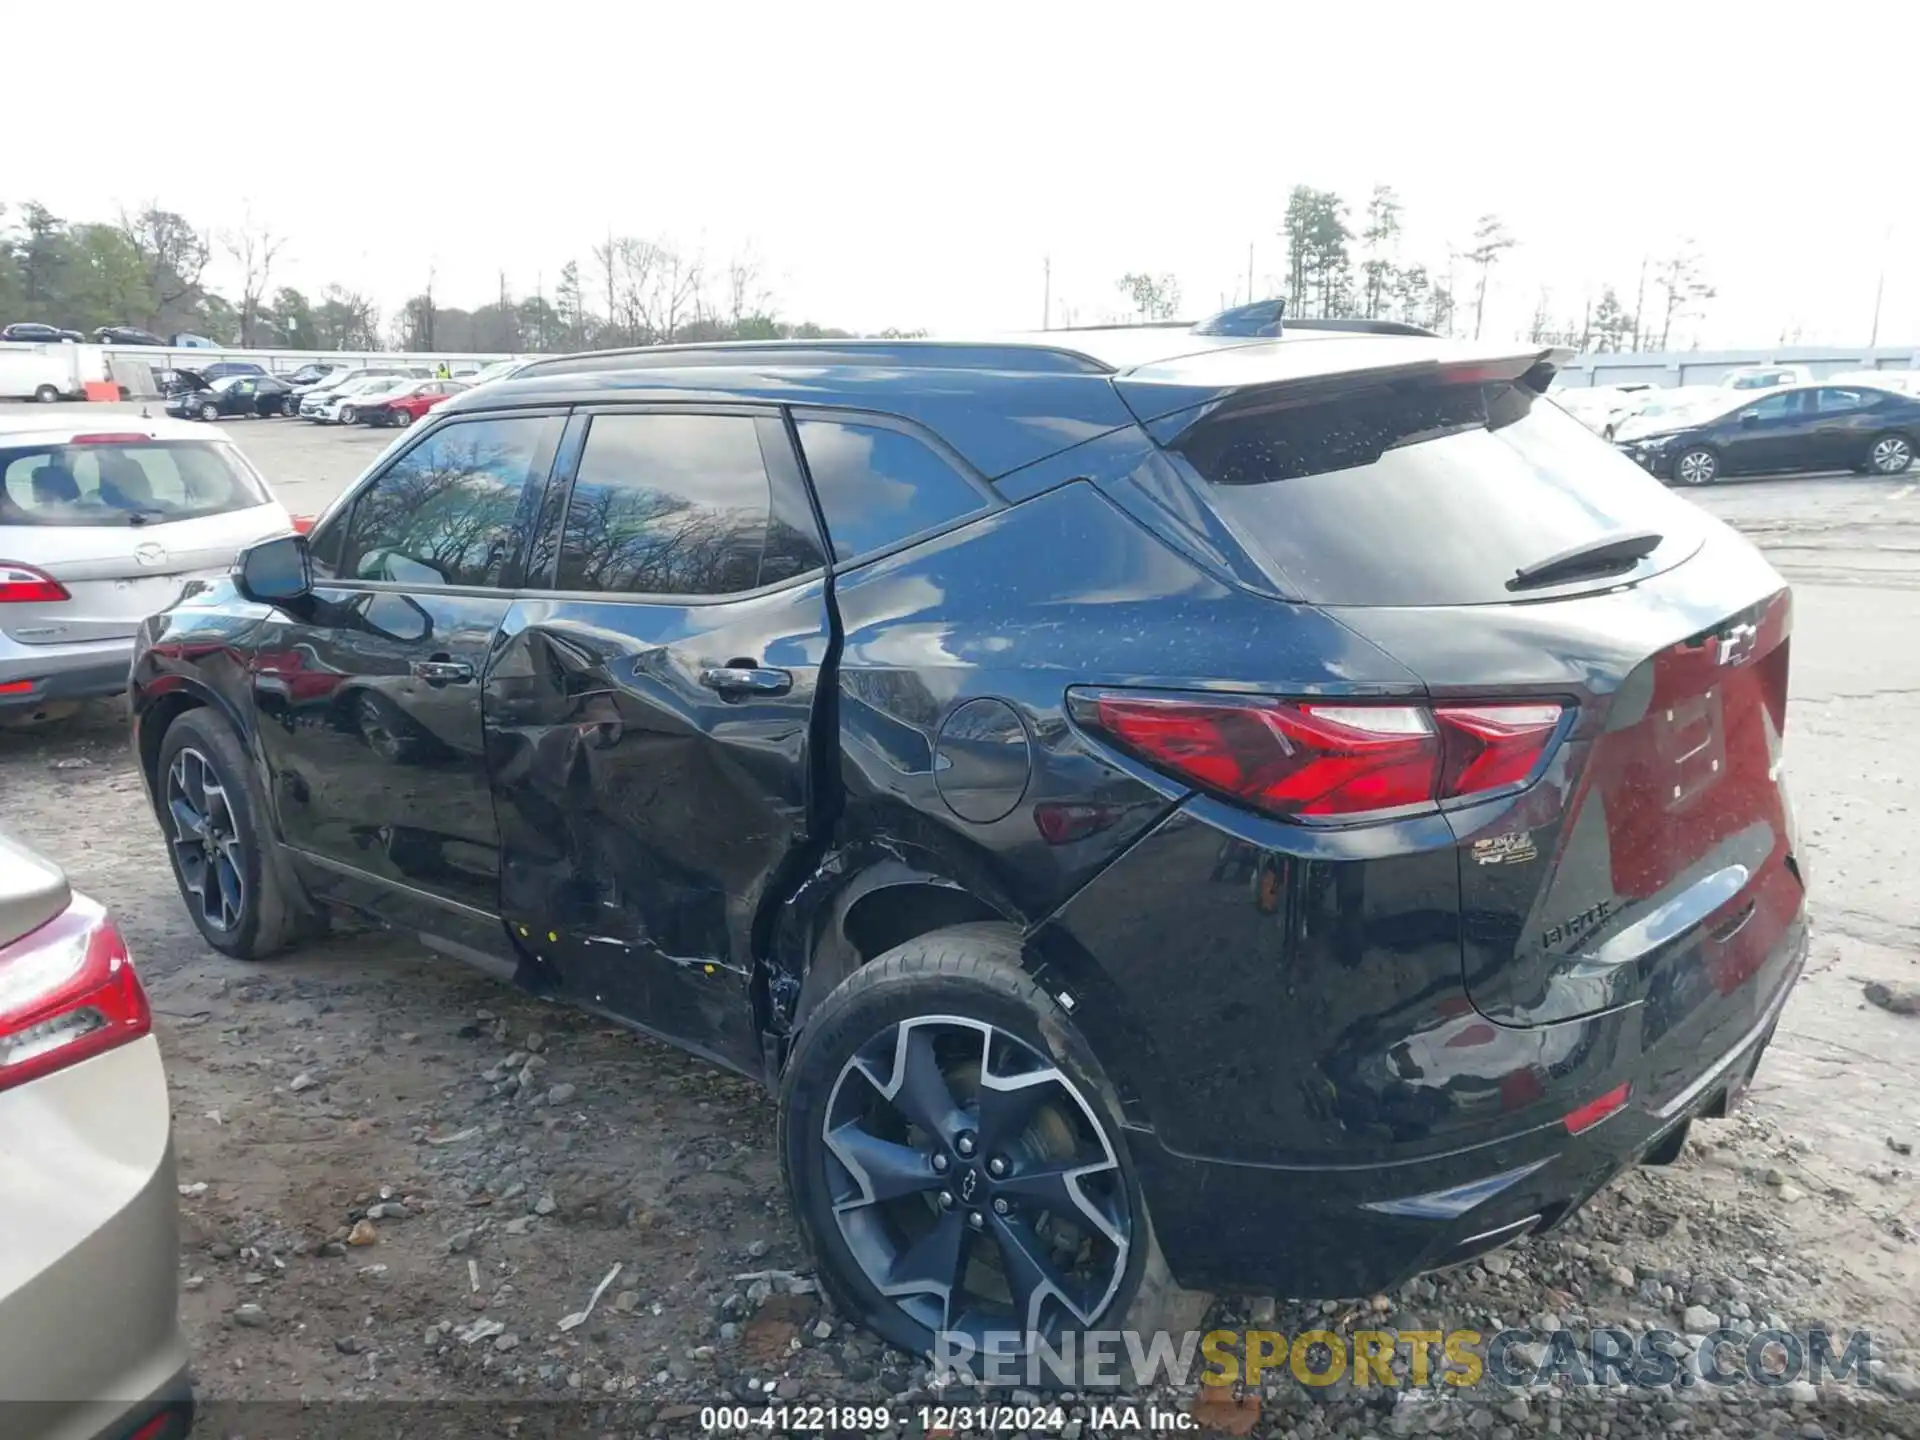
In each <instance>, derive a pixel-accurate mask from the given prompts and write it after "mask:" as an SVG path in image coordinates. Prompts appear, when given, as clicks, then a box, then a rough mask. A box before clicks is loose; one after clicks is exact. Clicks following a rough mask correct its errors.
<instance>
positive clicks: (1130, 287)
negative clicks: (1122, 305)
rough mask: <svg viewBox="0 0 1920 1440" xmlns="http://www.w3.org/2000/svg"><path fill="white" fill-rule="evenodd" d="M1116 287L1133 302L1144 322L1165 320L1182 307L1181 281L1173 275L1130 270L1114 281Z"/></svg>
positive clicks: (1135, 309) (1136, 311)
mask: <svg viewBox="0 0 1920 1440" xmlns="http://www.w3.org/2000/svg"><path fill="white" fill-rule="evenodd" d="M1114 289H1116V290H1118V291H1119V292H1120V293H1121V294H1122V295H1125V296H1126V297H1127V299H1129V300H1130V301H1132V302H1133V308H1134V311H1135V313H1136V314H1138V315H1139V317H1140V319H1141V321H1142V322H1143V323H1145V322H1149V321H1154V320H1165V319H1167V318H1168V317H1170V316H1171V315H1172V314H1173V312H1174V311H1175V310H1178V309H1179V308H1180V282H1179V281H1178V280H1176V279H1175V278H1174V277H1173V276H1171V275H1149V274H1147V273H1146V272H1145V271H1144V270H1129V271H1128V272H1127V273H1126V274H1125V275H1122V276H1121V277H1120V278H1119V279H1118V280H1116V281H1114Z"/></svg>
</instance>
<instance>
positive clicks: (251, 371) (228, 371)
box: [200, 360, 284, 383]
mask: <svg viewBox="0 0 1920 1440" xmlns="http://www.w3.org/2000/svg"><path fill="white" fill-rule="evenodd" d="M200 373H201V374H202V375H204V376H206V377H207V379H209V380H219V379H222V378H223V377H225V376H228V375H265V374H267V373H268V371H267V367H266V366H264V365H257V364H255V363H254V362H253V361H251V360H216V361H214V362H213V364H211V365H203V366H201V367H200ZM275 378H276V379H278V378H279V377H277V376H276V377H275ZM283 383H284V382H283Z"/></svg>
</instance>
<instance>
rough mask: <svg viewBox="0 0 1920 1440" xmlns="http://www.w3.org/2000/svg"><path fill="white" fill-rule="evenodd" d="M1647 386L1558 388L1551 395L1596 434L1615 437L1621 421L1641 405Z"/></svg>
mask: <svg viewBox="0 0 1920 1440" xmlns="http://www.w3.org/2000/svg"><path fill="white" fill-rule="evenodd" d="M1643 393H1644V387H1642V388H1638V389H1635V390H1625V389H1621V388H1619V387H1617V386H1613V385H1590V386H1587V387H1586V388H1585V389H1568V390H1555V391H1554V392H1553V393H1552V395H1551V396H1550V397H1549V398H1550V399H1552V400H1553V402H1554V403H1555V404H1557V405H1558V406H1559V407H1560V408H1561V409H1562V410H1565V411H1566V412H1567V413H1568V414H1569V415H1571V416H1573V418H1574V419H1576V420H1578V421H1579V422H1580V423H1581V424H1582V425H1585V426H1586V427H1587V428H1588V429H1589V430H1591V431H1593V432H1594V434H1596V435H1599V436H1601V437H1602V438H1604V439H1607V440H1611V439H1612V438H1613V434H1614V430H1615V428H1616V427H1618V426H1619V425H1620V423H1621V422H1622V421H1624V420H1626V419H1628V418H1629V417H1631V416H1632V415H1633V414H1634V413H1635V411H1637V410H1638V409H1639V408H1640V405H1641V395H1642V394H1643Z"/></svg>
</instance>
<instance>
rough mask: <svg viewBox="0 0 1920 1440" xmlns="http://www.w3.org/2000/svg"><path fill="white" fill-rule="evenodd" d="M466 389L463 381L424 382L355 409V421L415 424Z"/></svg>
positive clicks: (366, 423)
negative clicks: (444, 401) (437, 406)
mask: <svg viewBox="0 0 1920 1440" xmlns="http://www.w3.org/2000/svg"><path fill="white" fill-rule="evenodd" d="M466 388H467V386H466V382H464V381H461V380H422V381H421V382H420V383H419V384H417V385H414V386H412V387H411V388H409V389H406V390H402V391H400V392H399V393H398V394H395V395H388V396H384V397H383V398H381V399H380V400H378V401H376V402H374V403H373V404H370V405H364V406H361V405H356V406H354V407H353V408H354V418H355V419H356V420H358V421H359V422H360V423H361V424H362V425H399V426H407V425H411V424H413V422H414V421H416V420H418V419H419V418H420V417H421V416H422V415H424V414H426V413H427V411H429V410H431V409H432V408H433V407H434V406H436V405H438V404H439V403H440V402H441V401H443V400H445V399H446V398H447V397H448V396H450V395H458V394H459V393H460V392H461V391H462V390H464V389H466Z"/></svg>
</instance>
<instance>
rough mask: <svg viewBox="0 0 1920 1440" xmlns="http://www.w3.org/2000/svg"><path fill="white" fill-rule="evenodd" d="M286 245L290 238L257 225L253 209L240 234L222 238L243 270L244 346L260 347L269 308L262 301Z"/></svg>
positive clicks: (222, 236) (222, 243)
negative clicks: (258, 336) (257, 333)
mask: <svg viewBox="0 0 1920 1440" xmlns="http://www.w3.org/2000/svg"><path fill="white" fill-rule="evenodd" d="M286 243H287V237H286V236H284V235H275V234H274V233H273V231H272V230H270V229H268V228H267V227H266V226H265V225H258V226H256V225H255V224H254V222H253V211H252V209H251V207H249V208H248V210H247V211H246V213H245V215H244V216H243V218H242V220H241V223H240V228H239V229H238V230H228V231H226V232H225V233H223V234H222V235H221V237H220V244H221V246H222V247H223V248H224V249H225V250H226V252H227V254H229V255H231V256H232V257H233V262H234V264H236V265H238V266H239V267H240V343H241V345H243V346H247V347H251V346H252V345H254V344H255V343H256V337H255V333H254V332H255V330H256V329H257V328H258V326H259V324H260V318H261V314H262V311H263V310H264V308H265V307H264V306H263V304H262V301H263V299H264V298H265V296H266V293H267V283H268V281H269V279H270V278H271V276H272V274H273V262H274V259H275V258H276V257H277V256H278V255H279V254H280V249H281V247H282V246H283V245H285V244H286Z"/></svg>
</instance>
